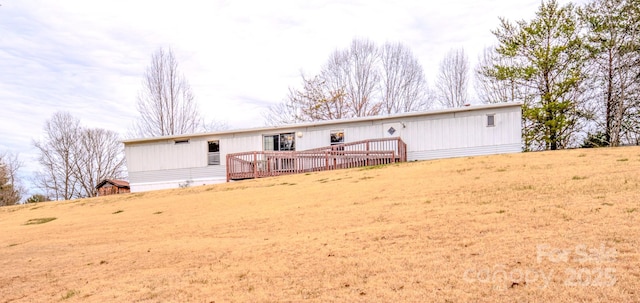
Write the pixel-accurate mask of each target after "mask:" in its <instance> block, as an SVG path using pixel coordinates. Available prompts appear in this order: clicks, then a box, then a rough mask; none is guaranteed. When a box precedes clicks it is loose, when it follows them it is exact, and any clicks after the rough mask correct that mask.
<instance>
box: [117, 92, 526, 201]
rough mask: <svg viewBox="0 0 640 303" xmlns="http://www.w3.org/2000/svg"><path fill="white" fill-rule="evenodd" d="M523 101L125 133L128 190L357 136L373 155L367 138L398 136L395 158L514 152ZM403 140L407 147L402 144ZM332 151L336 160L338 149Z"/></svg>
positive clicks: (203, 177)
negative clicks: (173, 132) (160, 133)
mask: <svg viewBox="0 0 640 303" xmlns="http://www.w3.org/2000/svg"><path fill="white" fill-rule="evenodd" d="M521 105H522V104H521V103H501V104H491V105H478V106H467V107H462V108H455V109H444V110H432V111H425V112H414V113H405V114H398V115H390V116H374V117H363V118H354V119H345V120H332V121H318V122H312V123H304V124H293V125H284V126H276V127H263V128H252V129H243V130H231V131H220V132H211V133H200V134H190V135H179V136H165V137H158V138H145V139H133V140H126V141H124V145H125V156H126V160H127V168H128V173H129V181H130V186H131V191H132V192H141V191H148V190H156V189H166V188H177V187H179V186H184V185H203V184H212V183H222V182H225V181H228V180H229V179H230V177H229V176H230V175H229V173H228V172H229V169H231V166H235V165H237V164H232V163H237V162H232V161H231V160H233V159H231V158H233V155H236V154H238V153H243V154H244V155H248V156H249V158H248V159H249V160H241V159H239V160H238V161H243V162H246V163H247V167H250V168H249V169H250V170H252V171H253V172H257V171H258V169H262V168H260V166H258V165H256V164H255V163H257V161H256V162H255V163H254V162H253V161H251V159H257V158H256V157H257V155H258V153H264V152H270V153H272V154H273V153H275V154H278V155H280V157H282V156H283V155H290V154H294V153H303V152H301V151H309V150H316V151H322V150H323V149H322V148H323V147H328V150H329V151H331V150H333V151H336V150H341V151H343V152H342V153H343V154H342V156H344V150H345V146H349V144H351V143H354V142H367V143H366V146H367V152H366V153H367V155H369V154H370V153H374V152H373V151H371V152H369V143H368V142H369V141H367V140H378V141H380V140H384V139H385V138H388V139H392V138H393V140H396V139H397V142H401V143H395V145H394V147H393V148H391V149H395V151H393V152H392V155H394V156H392V158H393V159H392V160H393V161H395V160H399V159H402V160H407V161H414V160H428V159H437V158H448V157H461V156H476V155H489V154H501V153H517V152H520V151H521V150H522V142H521V130H522V126H521V120H522V119H521V118H522V111H521ZM394 142H395V141H394ZM354 144H355V143H354ZM400 144H402V148H399V145H400ZM332 146H333V147H334V148H331V147H332ZM340 146H342V147H340ZM363 146H364V145H363ZM335 147H340V148H335ZM347 149H348V148H347ZM399 154H401V155H399ZM305 155H307V156H308V155H309V154H308V153H307V154H305ZM332 155H333V156H334V158H332V159H333V163H334V164H335V161H336V160H335V154H332ZM252 157H253V158H252ZM319 157H320V158H318V159H321V162H322V163H320V165H321V166H323V167H324V166H326V167H327V168H328V167H329V166H330V165H329V164H330V162H331V161H330V160H329V153H326V154H323V155H322V156H319ZM316 158H317V157H316ZM325 158H326V160H323V159H325ZM230 159H231V160H230ZM264 161H267V160H264ZM278 161H279V162H277V163H275V162H274V163H268V164H265V165H263V166H264V167H266V166H268V167H269V171H276V170H277V169H278V168H279V169H283V167H285V166H287V165H295V166H301V165H302V164H297V162H296V163H293V162H287V163H288V164H287V163H285V162H283V160H282V159H279V160H278ZM304 161H307V160H304ZM363 161H364V160H363ZM366 161H369V158H367V160H366ZM300 163H302V162H300ZM305 163H306V162H305ZM367 163H369V162H367ZM228 166H229V167H228ZM264 167H263V168H264ZM336 167H338V166H336ZM345 167H347V166H345ZM271 169H273V170H271ZM309 169H310V170H316V169H315V168H309ZM298 171H301V170H299V169H298ZM307 171H309V170H307ZM256 176H257V175H256ZM231 179H234V178H231Z"/></svg>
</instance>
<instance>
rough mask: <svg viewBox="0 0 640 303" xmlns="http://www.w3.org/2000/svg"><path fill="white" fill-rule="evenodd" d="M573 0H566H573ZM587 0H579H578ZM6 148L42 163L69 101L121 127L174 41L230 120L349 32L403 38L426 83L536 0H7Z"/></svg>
mask: <svg viewBox="0 0 640 303" xmlns="http://www.w3.org/2000/svg"><path fill="white" fill-rule="evenodd" d="M568 2H569V1H566V0H565V1H560V3H563V4H564V3H568ZM575 2H584V1H575ZM0 4H1V5H2V6H0V105H1V108H0V152H2V151H7V150H8V151H12V152H14V153H19V154H20V157H21V158H22V160H23V161H24V162H25V164H26V165H25V168H24V170H23V175H30V174H31V172H32V171H33V170H35V169H37V168H38V166H37V164H36V163H35V160H36V154H35V150H34V148H33V146H32V141H33V140H34V139H37V138H39V137H40V136H41V135H42V127H43V124H44V121H45V120H47V119H49V118H50V117H51V115H52V114H53V113H54V112H56V111H60V110H64V111H69V112H71V114H73V115H74V116H76V117H78V118H80V119H81V121H82V123H83V124H84V125H87V126H92V127H101V128H106V129H111V130H115V131H117V132H120V133H122V134H124V133H125V132H126V130H127V128H128V127H129V126H130V125H131V124H132V121H133V119H134V118H135V115H136V111H135V103H136V96H137V94H138V90H139V88H140V83H141V81H142V75H143V73H144V71H145V68H146V66H147V65H148V64H149V60H150V56H151V54H152V53H153V52H154V51H155V50H156V49H157V48H158V47H171V48H173V50H174V52H175V55H176V57H177V59H178V61H179V63H180V68H181V71H182V72H183V74H184V75H185V76H186V78H187V80H188V81H189V82H190V83H191V86H192V89H193V92H194V94H195V96H196V99H197V101H198V102H199V104H200V108H201V110H202V112H203V114H204V115H205V116H206V117H207V118H208V119H216V120H219V121H223V122H226V123H227V124H228V125H229V126H230V127H231V128H247V127H255V126H262V125H264V121H263V119H262V116H261V112H263V111H264V110H265V109H266V108H267V107H268V106H269V105H270V104H274V103H277V102H280V101H282V100H283V99H284V97H285V96H286V94H287V91H288V87H290V86H297V85H298V84H299V80H300V79H299V73H300V71H304V72H305V73H310V74H312V73H315V72H317V71H318V70H319V69H320V66H321V65H322V64H323V63H324V62H325V61H326V59H327V58H328V56H329V54H330V53H331V52H332V51H333V50H335V49H336V48H345V47H347V46H348V45H349V43H350V42H351V40H352V39H353V38H354V37H365V38H369V39H371V40H373V41H375V42H377V43H379V44H382V43H384V42H386V41H391V42H402V43H404V44H406V45H408V46H409V47H410V48H411V49H412V51H413V52H414V54H415V55H416V56H417V57H418V59H419V61H420V63H421V64H422V65H423V67H424V69H425V73H426V75H427V79H428V81H429V82H430V85H433V80H434V79H435V77H436V73H437V68H438V64H439V61H440V60H441V59H442V58H443V56H444V55H445V54H446V52H447V51H448V50H450V49H452V48H460V47H464V48H465V51H466V53H467V54H468V56H469V59H470V61H471V63H472V66H474V65H475V62H476V61H477V57H478V56H479V55H480V53H481V52H482V50H483V49H484V48H485V47H487V46H490V45H493V44H494V43H495V39H494V37H493V35H492V34H491V32H490V31H491V30H492V29H495V28H497V26H498V24H499V20H498V17H499V16H503V17H506V18H508V19H510V20H519V19H530V18H532V17H533V16H534V14H535V11H536V10H537V8H538V6H539V5H540V1H537V0H523V1H508V0H500V1H497V0H496V1H477V0H448V1H424V0H416V1H413V0H399V1H370V0H367V1H365V0H351V1H337V0H335V1H332V0H324V1H296V0H284V1H281V0H273V1H248V0H245V1H243V0H239V1H157V0H156V1H146V0H145V1H142V0H127V1H124V0H110V1H101V0H95V1H79V0H78V1H72V0H57V1H36V0H0Z"/></svg>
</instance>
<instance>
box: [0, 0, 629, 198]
mask: <svg viewBox="0 0 640 303" xmlns="http://www.w3.org/2000/svg"><path fill="white" fill-rule="evenodd" d="M492 33H493V34H494V36H495V37H496V39H497V41H498V43H497V44H496V45H495V46H493V47H489V48H487V49H485V50H484V51H483V53H482V54H480V56H479V62H478V64H477V65H476V66H475V68H474V69H473V70H471V68H470V65H469V60H468V57H467V54H466V53H465V51H464V48H457V49H451V50H450V51H449V52H448V53H447V54H446V55H445V56H444V58H443V59H442V60H441V61H440V65H439V69H438V73H437V75H436V77H435V85H434V87H433V88H431V87H430V86H429V85H428V82H427V79H426V76H425V74H424V71H423V68H422V66H421V65H420V63H419V61H418V60H417V58H416V57H415V55H414V54H413V52H412V51H411V50H410V49H409V47H407V46H406V45H405V44H402V43H391V42H388V43H384V44H382V45H377V44H376V43H374V42H372V41H370V40H368V39H366V38H356V39H354V40H353V41H352V43H351V45H350V46H349V47H347V48H344V49H337V50H335V51H334V52H332V53H331V54H330V55H329V57H328V59H327V61H326V62H325V64H324V65H323V66H322V68H321V70H320V72H319V73H318V74H316V75H305V74H304V73H301V75H300V76H301V87H299V88H294V87H290V88H289V92H288V94H287V96H286V97H285V99H284V101H282V102H280V103H277V104H275V105H273V106H271V107H270V108H268V109H267V110H266V111H265V114H264V118H265V120H266V121H267V124H271V125H276V124H285V123H296V122H311V121H318V120H330V119H341V118H351V117H363V116H372V115H383V114H395V113H403V112H412V111H421V110H426V109H430V108H433V107H436V106H439V107H446V108H450V107H460V106H464V105H465V104H467V103H469V102H470V101H471V100H470V98H469V87H470V81H469V80H470V75H473V80H474V81H473V87H474V89H475V92H476V95H477V97H478V101H479V102H482V103H500V102H511V101H517V102H522V103H523V115H522V125H523V133H522V138H523V144H524V150H525V151H532V150H555V149H562V148H570V147H595V146H619V145H623V144H633V145H638V144H640V0H593V1H592V2H590V3H588V4H586V5H582V6H577V5H574V4H571V3H569V4H567V5H564V6H561V5H559V4H558V3H557V1H556V0H548V1H543V2H542V3H541V5H540V7H539V8H538V10H537V12H536V15H535V17H533V18H532V19H531V20H517V21H511V20H508V19H506V18H500V25H499V26H498V28H496V29H494V30H493V31H492ZM137 110H138V113H139V117H138V119H137V120H136V121H135V123H134V126H133V127H132V128H131V129H130V131H129V134H128V135H129V137H155V136H166V135H177V134H185V133H194V132H203V131H212V130H216V129H221V128H225V127H226V126H225V125H223V124H220V123H216V122H215V121H212V122H208V123H206V122H205V120H204V118H203V117H202V116H201V114H200V110H199V109H198V104H197V102H196V101H195V97H194V94H193V92H192V90H191V87H190V86H189V83H188V81H187V80H186V78H185V77H184V75H182V74H181V73H180V71H179V66H178V62H177V59H176V58H175V56H174V54H173V52H172V51H171V49H169V50H164V49H162V48H160V49H158V50H157V51H156V52H155V53H154V54H153V55H152V56H151V64H150V65H149V66H148V67H147V70H146V73H145V75H144V77H143V82H142V88H141V90H140V91H139V95H138V100H137ZM120 141H121V138H120V135H119V134H117V133H115V132H113V131H109V130H104V129H99V128H87V127H84V126H82V125H81V124H80V121H79V120H78V119H77V118H75V117H73V116H71V114H69V113H66V112H58V113H55V114H54V115H53V116H52V118H51V119H50V120H48V121H46V123H45V127H44V138H43V139H42V140H39V141H34V147H35V148H36V149H37V150H38V152H39V158H38V162H39V164H40V167H41V170H40V171H39V172H38V173H37V174H36V177H35V179H34V182H33V183H35V184H36V185H37V186H38V188H39V189H40V190H41V191H42V193H40V194H37V195H33V196H31V197H29V198H28V199H27V200H25V201H26V202H38V201H46V200H67V199H74V198H80V197H92V196H95V195H96V190H95V185H96V184H97V183H98V182H100V181H101V180H102V179H105V178H120V177H124V175H125V173H124V171H125V163H124V157H123V155H122V149H123V148H122V143H120ZM21 167H22V162H20V161H19V159H18V156H17V155H14V154H10V153H5V154H0V205H10V204H15V203H18V202H20V200H21V199H22V198H23V195H24V194H25V193H26V190H25V188H24V186H23V184H22V183H21V182H20V180H19V177H18V174H17V171H18V170H19V169H20V168H21Z"/></svg>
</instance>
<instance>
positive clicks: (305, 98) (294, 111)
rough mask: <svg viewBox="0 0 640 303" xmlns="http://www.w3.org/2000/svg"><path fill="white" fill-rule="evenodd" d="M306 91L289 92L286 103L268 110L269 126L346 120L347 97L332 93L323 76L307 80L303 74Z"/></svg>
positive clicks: (304, 89)
mask: <svg viewBox="0 0 640 303" xmlns="http://www.w3.org/2000/svg"><path fill="white" fill-rule="evenodd" d="M301 77H302V83H303V88H302V89H301V90H294V89H291V88H290V89H289V95H288V97H287V101H285V102H282V103H278V104H276V105H274V106H272V107H270V108H269V111H267V112H266V114H265V115H264V118H265V119H266V120H267V123H268V124H269V125H278V124H287V123H298V122H311V121H319V120H332V119H340V118H344V117H347V116H348V115H349V112H348V111H347V105H346V102H345V94H344V92H343V91H342V90H339V91H331V90H330V89H329V87H328V86H327V85H325V84H326V81H325V80H324V79H323V78H321V77H320V76H315V77H313V78H310V79H308V78H307V77H305V75H304V74H301Z"/></svg>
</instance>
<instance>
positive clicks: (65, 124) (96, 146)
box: [34, 112, 124, 200]
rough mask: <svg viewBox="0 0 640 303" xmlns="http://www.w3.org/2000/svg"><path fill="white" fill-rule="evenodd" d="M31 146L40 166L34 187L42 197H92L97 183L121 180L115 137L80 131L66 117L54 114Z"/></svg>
mask: <svg viewBox="0 0 640 303" xmlns="http://www.w3.org/2000/svg"><path fill="white" fill-rule="evenodd" d="M34 145H35V147H36V148H37V149H38V150H39V152H40V156H39V162H40V165H41V166H42V170H41V171H39V172H38V173H37V174H36V184H37V185H38V187H40V188H41V189H42V190H43V191H44V192H45V194H44V196H46V197H50V198H51V199H53V200H70V199H75V198H82V197H93V196H95V195H96V191H95V186H96V184H98V182H100V181H101V180H103V179H106V178H120V177H122V176H123V172H124V157H123V156H122V144H121V143H120V140H119V138H118V134H117V133H115V132H113V131H108V130H103V129H89V128H82V127H81V126H80V121H79V120H78V119H76V118H75V117H73V116H72V115H71V114H69V113H66V112H58V113H55V114H54V115H53V117H52V118H51V120H48V121H47V122H46V123H45V137H44V139H43V140H42V141H37V142H34Z"/></svg>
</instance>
